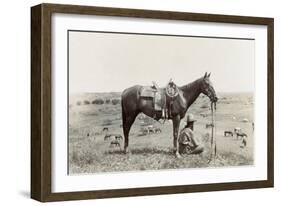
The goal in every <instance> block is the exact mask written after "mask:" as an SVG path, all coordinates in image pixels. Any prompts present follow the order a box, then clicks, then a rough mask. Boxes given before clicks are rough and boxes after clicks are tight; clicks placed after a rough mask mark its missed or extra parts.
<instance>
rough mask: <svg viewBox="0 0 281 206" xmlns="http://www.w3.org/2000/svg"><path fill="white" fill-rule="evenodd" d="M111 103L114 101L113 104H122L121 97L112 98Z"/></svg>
mask: <svg viewBox="0 0 281 206" xmlns="http://www.w3.org/2000/svg"><path fill="white" fill-rule="evenodd" d="M111 103H112V104H113V105H116V104H120V103H121V100H120V99H112V100H111Z"/></svg>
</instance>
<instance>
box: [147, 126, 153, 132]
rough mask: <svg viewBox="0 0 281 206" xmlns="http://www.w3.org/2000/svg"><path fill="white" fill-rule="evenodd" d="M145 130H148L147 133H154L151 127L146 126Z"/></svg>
mask: <svg viewBox="0 0 281 206" xmlns="http://www.w3.org/2000/svg"><path fill="white" fill-rule="evenodd" d="M147 129H148V133H154V127H153V125H149V126H147Z"/></svg>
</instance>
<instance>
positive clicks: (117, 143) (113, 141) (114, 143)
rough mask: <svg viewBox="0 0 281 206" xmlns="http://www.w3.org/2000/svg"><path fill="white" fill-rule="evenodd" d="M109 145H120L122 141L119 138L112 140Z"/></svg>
mask: <svg viewBox="0 0 281 206" xmlns="http://www.w3.org/2000/svg"><path fill="white" fill-rule="evenodd" d="M109 147H120V148H121V146H120V142H119V141H118V140H112V141H111V142H110V144H109Z"/></svg>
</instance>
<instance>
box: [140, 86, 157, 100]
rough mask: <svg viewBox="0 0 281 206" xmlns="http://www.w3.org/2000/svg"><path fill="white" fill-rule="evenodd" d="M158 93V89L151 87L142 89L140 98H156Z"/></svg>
mask: <svg viewBox="0 0 281 206" xmlns="http://www.w3.org/2000/svg"><path fill="white" fill-rule="evenodd" d="M156 92H157V89H154V88H152V87H150V86H145V87H142V89H141V91H140V96H141V97H152V98H154V97H155V93H156Z"/></svg>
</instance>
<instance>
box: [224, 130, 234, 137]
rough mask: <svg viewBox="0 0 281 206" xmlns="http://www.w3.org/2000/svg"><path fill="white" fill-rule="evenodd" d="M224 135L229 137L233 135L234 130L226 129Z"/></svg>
mask: <svg viewBox="0 0 281 206" xmlns="http://www.w3.org/2000/svg"><path fill="white" fill-rule="evenodd" d="M224 136H225V137H227V136H231V137H233V132H232V131H224Z"/></svg>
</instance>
